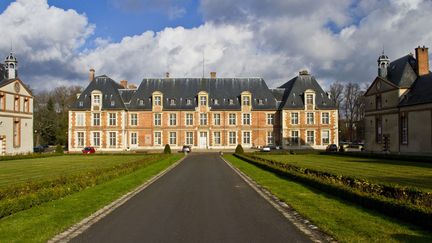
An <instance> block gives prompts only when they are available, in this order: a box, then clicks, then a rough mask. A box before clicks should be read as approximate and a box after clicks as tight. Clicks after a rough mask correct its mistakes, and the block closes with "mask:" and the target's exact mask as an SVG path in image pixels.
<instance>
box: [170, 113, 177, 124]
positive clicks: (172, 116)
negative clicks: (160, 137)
mask: <svg viewBox="0 0 432 243" xmlns="http://www.w3.org/2000/svg"><path fill="white" fill-rule="evenodd" d="M169 124H170V126H176V125H177V114H175V113H170V114H169Z"/></svg>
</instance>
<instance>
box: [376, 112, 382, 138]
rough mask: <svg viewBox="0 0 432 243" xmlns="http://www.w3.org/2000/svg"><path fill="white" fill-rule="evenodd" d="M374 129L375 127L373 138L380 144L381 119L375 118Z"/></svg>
mask: <svg viewBox="0 0 432 243" xmlns="http://www.w3.org/2000/svg"><path fill="white" fill-rule="evenodd" d="M375 122H376V127H375V129H376V130H375V138H376V142H377V143H381V141H382V120H381V118H377V119H376V120H375Z"/></svg>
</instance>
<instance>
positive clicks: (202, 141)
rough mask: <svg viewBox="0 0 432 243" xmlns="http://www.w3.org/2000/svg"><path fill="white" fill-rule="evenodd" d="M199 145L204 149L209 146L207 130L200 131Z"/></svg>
mask: <svg viewBox="0 0 432 243" xmlns="http://www.w3.org/2000/svg"><path fill="white" fill-rule="evenodd" d="M198 147H199V148H204V149H205V148H207V132H200V133H199V140H198Z"/></svg>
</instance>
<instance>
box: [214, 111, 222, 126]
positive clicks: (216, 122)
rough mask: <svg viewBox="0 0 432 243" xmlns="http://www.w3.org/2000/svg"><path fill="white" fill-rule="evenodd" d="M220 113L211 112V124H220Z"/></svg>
mask: <svg viewBox="0 0 432 243" xmlns="http://www.w3.org/2000/svg"><path fill="white" fill-rule="evenodd" d="M220 118H221V115H220V114H219V113H215V114H213V125H215V126H220V121H221V119H220Z"/></svg>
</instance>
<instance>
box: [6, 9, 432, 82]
mask: <svg viewBox="0 0 432 243" xmlns="http://www.w3.org/2000/svg"><path fill="white" fill-rule="evenodd" d="M431 13H432V1H431V0H322V1H318V0H241V1H232V0H100V1H99V0H98V1H89V0H16V1H11V0H2V1H0V33H1V38H0V55H3V56H6V55H7V54H8V53H9V51H10V47H11V45H12V47H13V50H14V52H15V54H16V56H17V58H18V61H19V65H20V66H19V68H20V71H19V73H20V77H21V79H23V80H24V81H25V82H26V83H29V84H30V86H31V87H32V88H34V89H36V90H41V89H49V88H51V87H53V86H58V85H62V84H79V85H86V83H87V82H88V81H87V77H88V70H89V69H90V68H95V69H96V74H97V75H101V74H107V75H108V76H110V77H112V78H113V79H115V80H118V81H119V80H121V79H127V80H129V81H130V82H132V83H136V84H138V83H139V81H140V80H141V79H142V78H143V77H161V76H163V75H164V73H165V72H167V71H168V72H170V73H171V76H174V77H200V76H202V71H203V70H202V69H203V65H202V64H203V57H204V59H205V62H204V63H205V75H206V76H208V73H209V72H210V71H216V72H217V75H218V76H219V77H245V76H253V77H257V76H258V77H263V78H264V79H265V80H266V81H267V83H268V85H269V86H270V87H277V86H278V85H280V84H282V83H284V82H285V81H287V80H289V79H290V78H292V77H294V76H295V75H296V74H297V73H298V71H299V70H301V69H308V70H309V71H310V72H311V73H312V74H313V75H314V76H315V77H317V79H318V80H319V81H320V83H321V84H323V85H324V86H327V85H328V84H329V83H331V82H333V81H335V80H340V81H343V82H359V83H363V82H370V81H371V80H372V79H373V78H374V77H375V76H376V59H377V57H378V55H379V54H380V53H381V51H382V49H383V47H384V49H385V52H386V54H387V55H388V56H389V57H390V59H391V60H394V59H396V58H398V57H400V56H402V55H406V54H408V53H410V52H414V48H415V47H416V46H418V45H426V46H428V47H432V28H431V24H432V19H431ZM431 56H432V55H431Z"/></svg>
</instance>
